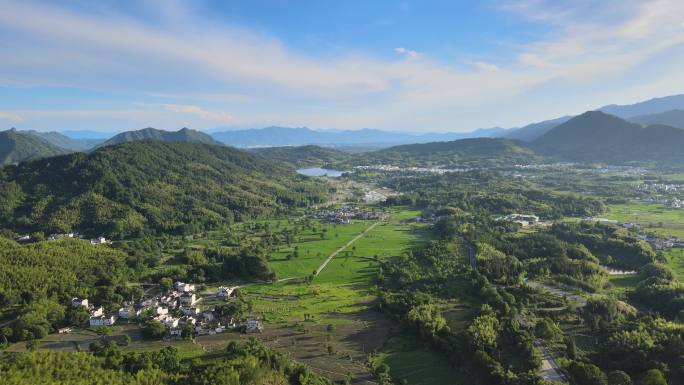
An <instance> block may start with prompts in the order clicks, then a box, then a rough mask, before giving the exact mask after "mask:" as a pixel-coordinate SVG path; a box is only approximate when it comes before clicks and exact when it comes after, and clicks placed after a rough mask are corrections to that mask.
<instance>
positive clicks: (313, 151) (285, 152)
mask: <svg viewBox="0 0 684 385" xmlns="http://www.w3.org/2000/svg"><path fill="white" fill-rule="evenodd" d="M252 151H254V152H255V153H257V154H259V155H262V156H265V157H267V158H269V159H272V160H275V161H278V162H285V163H289V164H291V165H293V166H295V167H307V166H315V167H323V166H326V165H331V164H333V163H337V162H344V161H347V160H349V159H351V158H352V157H353V155H352V154H350V153H347V152H343V151H339V150H335V149H333V148H327V147H320V146H299V147H267V148H259V149H254V150H252Z"/></svg>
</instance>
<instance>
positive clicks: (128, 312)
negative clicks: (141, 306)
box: [118, 307, 142, 319]
mask: <svg viewBox="0 0 684 385" xmlns="http://www.w3.org/2000/svg"><path fill="white" fill-rule="evenodd" d="M141 312H142V311H141V310H135V309H133V308H132V307H122V308H121V309H119V313H118V314H119V318H123V319H131V318H136V317H138V316H139V315H140V313H141Z"/></svg>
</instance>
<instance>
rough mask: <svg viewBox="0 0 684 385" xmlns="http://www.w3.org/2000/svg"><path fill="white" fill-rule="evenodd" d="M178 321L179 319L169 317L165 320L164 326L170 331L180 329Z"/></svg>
mask: <svg viewBox="0 0 684 385" xmlns="http://www.w3.org/2000/svg"><path fill="white" fill-rule="evenodd" d="M178 321H179V320H178V318H174V317H168V318H167V319H165V320H164V325H166V327H167V328H169V329H171V328H176V327H178Z"/></svg>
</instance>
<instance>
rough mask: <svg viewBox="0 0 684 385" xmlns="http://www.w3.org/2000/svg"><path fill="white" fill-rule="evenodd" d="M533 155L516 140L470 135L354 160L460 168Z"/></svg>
mask: <svg viewBox="0 0 684 385" xmlns="http://www.w3.org/2000/svg"><path fill="white" fill-rule="evenodd" d="M536 158H537V157H536V155H535V154H534V152H533V151H532V150H531V149H529V148H528V147H527V146H526V145H525V144H524V143H522V142H519V141H515V140H508V139H498V138H474V139H462V140H455V141H451V142H432V143H424V144H408V145H402V146H395V147H390V148H388V149H384V150H379V151H374V152H371V153H366V154H363V155H361V156H358V157H357V158H355V159H354V163H359V164H364V163H365V164H368V163H374V164H405V165H413V166H454V167H459V166H460V167H463V166H471V165H472V166H474V165H478V166H486V165H504V164H514V163H529V162H530V161H532V160H534V159H536Z"/></svg>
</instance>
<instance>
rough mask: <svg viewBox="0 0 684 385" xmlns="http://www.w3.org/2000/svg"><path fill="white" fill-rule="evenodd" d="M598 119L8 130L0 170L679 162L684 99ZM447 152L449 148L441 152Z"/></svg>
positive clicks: (611, 108) (615, 108)
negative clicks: (56, 164)
mask: <svg viewBox="0 0 684 385" xmlns="http://www.w3.org/2000/svg"><path fill="white" fill-rule="evenodd" d="M598 111H601V112H600V113H599V112H589V113H585V114H582V115H580V116H577V117H572V116H563V117H560V118H557V119H552V120H547V121H543V122H537V123H532V124H529V125H526V126H524V127H520V128H513V129H503V128H490V129H479V130H475V131H472V132H466V133H423V134H419V133H406V132H393V131H382V130H374V129H362V130H336V131H334V130H328V131H322V130H321V131H319V130H312V129H309V128H288V127H266V128H261V129H246V130H233V131H224V130H221V129H216V130H214V132H212V133H211V134H208V133H205V132H201V131H196V130H191V129H188V128H183V129H181V130H178V131H165V130H160V129H155V128H145V129H142V130H137V131H126V132H122V133H120V134H117V135H114V136H113V137H111V138H109V139H107V140H103V139H101V138H97V135H98V133H97V132H78V131H75V132H74V131H65V132H64V133H58V132H38V131H18V130H13V131H5V132H3V133H2V134H3V135H2V136H0V162H2V164H11V163H17V162H22V161H25V160H35V159H40V158H44V157H49V156H54V155H60V154H66V153H70V152H79V151H81V152H83V151H92V150H94V149H96V148H100V147H106V146H112V145H117V144H121V143H126V142H131V141H140V140H156V141H165V142H190V143H202V144H210V145H229V146H233V147H242V148H261V147H286V146H306V145H316V146H324V147H338V148H363V149H365V150H377V149H382V148H389V147H394V146H401V145H412V144H418V143H435V142H453V141H459V140H462V139H473V138H506V139H511V140H513V141H521V143H516V144H515V145H514V147H519V148H522V147H525V148H529V149H531V150H533V151H535V152H536V153H538V154H541V155H544V156H546V157H555V158H558V159H565V160H573V161H587V162H597V161H600V162H618V163H621V162H626V161H629V159H630V157H631V158H633V160H653V161H668V162H671V161H678V159H679V157H678V156H677V155H668V154H667V153H668V152H674V153H677V152H680V150H679V149H678V148H677V146H679V145H680V144H681V143H680V132H684V131H683V130H682V129H683V128H684V95H674V96H668V97H663V98H656V99H651V100H648V101H645V102H640V103H636V104H632V105H623V106H619V105H608V106H605V107H602V108H600V109H599V110H598ZM99 135H102V133H99ZM463 143H471V144H475V143H478V144H479V145H482V144H483V143H485V142H477V141H470V142H468V141H463V142H460V143H458V145H457V146H456V147H458V148H459V150H458V151H456V150H455V148H454V149H453V150H454V151H456V152H457V153H459V154H461V153H462V152H463V151H464V149H463V148H462V146H463ZM512 143H515V142H512ZM522 143H528V144H527V145H525V144H522ZM499 144H501V143H499ZM448 147H449V146H448V145H447V146H446V148H447V149H448ZM417 148H420V147H417ZM424 148H433V149H434V150H435V151H436V152H437V153H440V154H441V155H444V149H445V147H444V146H442V145H440V146H435V145H431V146H427V147H424ZM492 148H493V147H492ZM408 149H409V151H412V147H410V146H409V147H408ZM508 149H509V150H510V148H508ZM402 152H404V150H402V148H401V147H398V148H393V149H389V152H382V151H380V152H375V153H374V154H375V155H377V156H380V155H381V154H384V155H383V156H382V158H384V159H391V158H392V156H389V157H388V156H386V155H387V154H389V153H392V154H394V155H396V154H398V153H402ZM447 152H448V151H447ZM466 152H467V151H466ZM655 152H659V154H655ZM262 153H264V154H267V155H269V156H271V157H273V158H274V159H277V158H278V156H280V157H281V158H282V159H290V160H291V159H292V157H293V154H291V153H290V152H287V151H283V150H282V149H280V150H278V149H275V150H272V151H265V152H262ZM307 153H309V155H308V156H309V160H312V159H322V158H336V159H338V160H339V158H340V157H339V156H332V155H333V154H331V153H325V152H323V151H322V150H320V149H318V150H315V151H314V150H312V149H311V148H309V150H308V151H307ZM516 154H517V155H520V154H522V152H520V151H516ZM517 155H516V156H517ZM459 158H460V157H459V156H457V157H455V158H454V159H452V160H451V161H449V162H446V163H447V164H451V163H452V161H455V160H456V159H459ZM303 162H304V163H308V162H307V161H303ZM301 163H302V162H300V164H301Z"/></svg>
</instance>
